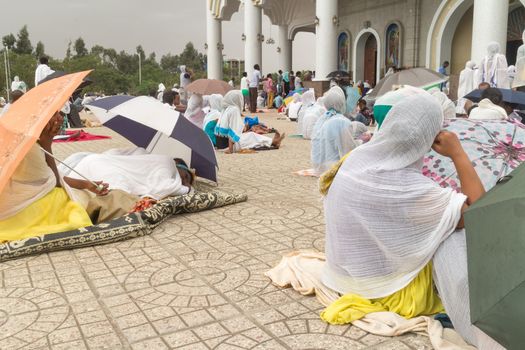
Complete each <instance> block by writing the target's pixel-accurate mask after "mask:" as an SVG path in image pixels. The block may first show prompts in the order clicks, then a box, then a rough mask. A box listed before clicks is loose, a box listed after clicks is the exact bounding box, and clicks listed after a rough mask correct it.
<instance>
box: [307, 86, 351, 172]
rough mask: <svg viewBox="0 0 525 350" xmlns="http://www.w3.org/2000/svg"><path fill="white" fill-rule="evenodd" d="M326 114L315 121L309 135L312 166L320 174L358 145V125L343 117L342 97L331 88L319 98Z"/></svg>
mask: <svg viewBox="0 0 525 350" xmlns="http://www.w3.org/2000/svg"><path fill="white" fill-rule="evenodd" d="M323 101H324V105H325V107H326V109H327V112H326V113H325V114H324V115H323V116H322V117H321V118H319V120H318V121H317V123H316V124H315V126H314V129H313V132H312V151H311V159H312V165H313V167H314V169H315V171H316V172H317V174H319V175H320V174H321V173H323V172H325V171H327V170H328V169H330V168H331V167H332V166H333V165H334V164H336V163H337V162H338V161H339V160H340V159H341V158H342V157H343V156H344V155H345V154H347V153H348V152H350V151H351V150H353V149H354V148H356V147H357V146H359V145H360V144H361V142H359V141H358V139H359V138H356V137H354V134H355V131H354V130H355V129H356V128H357V126H358V124H360V123H359V122H351V121H350V120H349V119H348V118H346V117H345V116H344V113H345V111H346V100H345V94H344V92H343V90H341V88H340V87H338V86H334V87H333V88H331V89H330V90H328V92H326V93H325V95H324V97H323Z"/></svg>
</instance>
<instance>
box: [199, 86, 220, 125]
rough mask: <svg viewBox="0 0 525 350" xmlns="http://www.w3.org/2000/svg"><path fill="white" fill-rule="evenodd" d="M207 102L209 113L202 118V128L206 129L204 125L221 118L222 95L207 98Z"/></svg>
mask: <svg viewBox="0 0 525 350" xmlns="http://www.w3.org/2000/svg"><path fill="white" fill-rule="evenodd" d="M208 102H209V104H210V111H209V112H208V113H207V114H206V116H205V117H204V121H203V123H202V127H203V128H206V125H207V124H208V123H209V122H211V121H214V120H218V119H219V118H220V116H221V110H222V107H221V104H222V95H219V94H213V95H210V96H209V97H208Z"/></svg>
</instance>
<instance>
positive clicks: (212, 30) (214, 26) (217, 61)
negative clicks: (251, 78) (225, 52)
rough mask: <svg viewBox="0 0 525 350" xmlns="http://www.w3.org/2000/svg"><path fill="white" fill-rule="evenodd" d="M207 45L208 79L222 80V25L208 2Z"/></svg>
mask: <svg viewBox="0 0 525 350" xmlns="http://www.w3.org/2000/svg"><path fill="white" fill-rule="evenodd" d="M206 45H208V46H207V47H208V51H207V53H206V54H207V56H208V61H207V62H208V63H207V65H208V79H222V49H223V44H222V24H221V20H220V19H218V18H216V17H215V16H214V15H213V14H212V12H211V11H210V9H209V7H208V2H207V1H206Z"/></svg>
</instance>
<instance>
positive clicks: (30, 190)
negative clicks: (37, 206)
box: [0, 143, 56, 220]
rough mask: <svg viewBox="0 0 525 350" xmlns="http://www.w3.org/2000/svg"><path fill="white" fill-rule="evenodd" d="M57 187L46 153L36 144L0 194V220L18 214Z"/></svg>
mask: <svg viewBox="0 0 525 350" xmlns="http://www.w3.org/2000/svg"><path fill="white" fill-rule="evenodd" d="M55 186H56V177H55V174H54V173H53V171H52V170H51V168H50V167H49V166H48V165H47V163H46V158H45V155H44V152H42V150H41V149H40V146H39V145H38V144H36V143H35V144H34V145H33V147H31V149H30V150H29V153H27V155H26V156H25V157H24V159H23V160H22V162H21V163H20V164H19V165H18V167H17V168H16V170H15V172H14V174H13V175H12V176H11V179H10V180H9V182H8V183H7V185H6V187H5V188H4V190H3V191H2V193H0V220H4V219H7V218H9V217H11V216H13V215H15V214H17V213H18V212H20V211H21V210H23V209H24V208H26V207H27V206H29V205H30V204H32V203H33V202H36V201H37V200H39V199H41V198H42V197H44V196H45V195H46V194H48V193H49V192H51V190H52V189H53V188H55Z"/></svg>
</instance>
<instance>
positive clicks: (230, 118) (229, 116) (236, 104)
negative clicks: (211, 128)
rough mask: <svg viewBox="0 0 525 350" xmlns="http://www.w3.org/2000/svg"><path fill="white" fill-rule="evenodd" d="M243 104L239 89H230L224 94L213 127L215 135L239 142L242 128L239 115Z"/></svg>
mask: <svg viewBox="0 0 525 350" xmlns="http://www.w3.org/2000/svg"><path fill="white" fill-rule="evenodd" d="M243 104H244V97H243V96H242V92H241V91H240V90H231V91H228V93H227V94H226V95H224V99H223V100H222V105H221V108H222V113H221V116H220V118H219V121H218V122H217V126H216V127H215V135H219V136H223V137H228V138H229V139H230V140H232V141H233V142H239V140H240V138H241V134H242V131H243V129H244V123H243V120H242V115H241V111H242V107H243Z"/></svg>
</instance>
